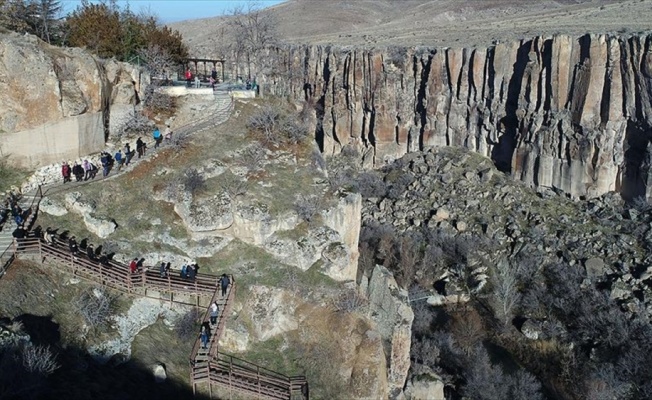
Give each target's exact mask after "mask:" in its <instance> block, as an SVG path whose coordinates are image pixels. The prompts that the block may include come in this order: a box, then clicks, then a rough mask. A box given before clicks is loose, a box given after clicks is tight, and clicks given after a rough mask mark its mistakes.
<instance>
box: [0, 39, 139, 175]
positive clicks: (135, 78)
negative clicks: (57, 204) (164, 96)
mask: <svg viewBox="0 0 652 400" xmlns="http://www.w3.org/2000/svg"><path fill="white" fill-rule="evenodd" d="M147 83H148V78H147V77H146V76H144V75H143V74H141V73H140V71H139V70H138V69H137V68H135V67H132V66H130V65H128V64H124V63H119V62H116V61H113V60H98V59H96V58H95V57H94V56H92V55H91V54H90V53H89V52H87V51H85V50H82V49H75V48H59V47H54V46H50V45H48V44H46V43H44V42H42V41H41V40H39V39H38V38H36V37H35V36H30V35H19V34H16V33H0V92H1V93H2V96H0V155H2V156H3V157H8V158H9V160H10V161H11V162H12V164H15V165H21V166H24V167H37V166H40V165H46V164H49V163H53V162H60V161H61V160H64V159H65V160H68V159H73V158H77V157H79V156H81V155H85V154H89V153H93V152H97V151H100V150H101V149H103V148H104V142H105V140H106V138H107V137H108V136H109V134H110V132H111V131H112V130H113V131H114V132H115V131H117V130H118V129H119V125H120V122H124V120H125V119H128V118H129V115H131V114H133V110H134V105H136V104H137V103H138V92H139V91H140V90H141V89H144V86H145V85H146V84H147Z"/></svg>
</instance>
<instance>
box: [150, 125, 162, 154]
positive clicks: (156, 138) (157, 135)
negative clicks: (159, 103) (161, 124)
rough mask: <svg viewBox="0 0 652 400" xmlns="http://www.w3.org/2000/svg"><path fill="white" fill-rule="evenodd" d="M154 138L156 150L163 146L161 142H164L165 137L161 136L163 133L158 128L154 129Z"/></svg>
mask: <svg viewBox="0 0 652 400" xmlns="http://www.w3.org/2000/svg"><path fill="white" fill-rule="evenodd" d="M152 137H153V138H154V148H155V149H156V148H158V146H159V145H160V144H161V141H162V140H163V135H161V131H160V130H159V129H158V127H157V128H155V129H154V132H153V133H152Z"/></svg>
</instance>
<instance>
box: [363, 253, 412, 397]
mask: <svg viewBox="0 0 652 400" xmlns="http://www.w3.org/2000/svg"><path fill="white" fill-rule="evenodd" d="M366 294H367V296H368V298H369V315H370V318H371V319H372V320H374V321H375V322H376V330H377V331H378V332H379V333H380V335H381V337H382V338H383V341H385V349H386V357H387V364H388V368H387V385H388V389H389V393H390V395H391V396H392V398H395V397H397V396H399V395H400V394H401V392H402V390H403V386H404V385H405V379H406V378H407V375H408V371H409V370H410V345H411V343H412V321H413V320H414V312H412V308H411V307H410V305H409V303H408V293H407V290H405V289H401V288H400V287H399V286H398V285H397V284H396V280H395V279H394V277H393V276H392V274H391V273H390V272H389V271H388V270H387V268H385V267H383V266H379V265H378V266H376V267H375V268H374V270H373V272H372V274H371V277H370V278H369V284H368V286H367V293H366Z"/></svg>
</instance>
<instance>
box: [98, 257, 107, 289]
mask: <svg viewBox="0 0 652 400" xmlns="http://www.w3.org/2000/svg"><path fill="white" fill-rule="evenodd" d="M97 265H98V266H99V267H100V282H101V283H102V285H105V281H104V271H103V270H102V263H101V262H99V261H98V263H97Z"/></svg>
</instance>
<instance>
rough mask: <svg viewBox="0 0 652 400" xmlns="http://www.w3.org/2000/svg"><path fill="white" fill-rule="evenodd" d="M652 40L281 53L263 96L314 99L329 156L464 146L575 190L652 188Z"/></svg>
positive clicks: (505, 167) (266, 59)
mask: <svg viewBox="0 0 652 400" xmlns="http://www.w3.org/2000/svg"><path fill="white" fill-rule="evenodd" d="M651 38H652V36H631V37H614V36H608V35H585V36H582V37H579V38H573V37H569V36H564V35H558V36H553V37H536V38H534V39H530V40H522V41H520V42H511V43H499V44H496V45H494V46H492V47H490V48H443V49H425V48H407V49H397V48H393V49H380V50H364V49H351V48H335V47H322V46H304V47H300V46H299V47H284V48H270V49H267V50H266V52H265V53H264V54H261V55H260V56H259V60H258V65H257V79H258V81H259V83H260V84H261V88H262V91H263V92H268V93H273V94H278V95H283V96H286V95H289V96H291V97H293V98H294V99H296V100H299V101H303V100H306V101H308V102H310V104H312V105H313V106H314V113H315V117H316V119H317V123H316V124H315V126H316V129H315V138H316V140H317V142H318V143H319V146H320V148H321V149H322V150H323V152H324V153H326V154H336V153H338V152H339V151H340V150H341V148H342V147H343V146H346V145H352V146H354V147H356V148H358V149H359V150H360V152H361V154H362V155H363V158H364V162H365V163H366V164H367V165H373V166H380V165H383V164H384V163H387V162H389V161H391V160H393V159H395V158H397V157H400V156H402V155H403V154H405V153H407V152H411V151H415V150H419V149H423V148H425V147H428V146H463V147H466V148H468V149H471V150H473V151H476V152H478V153H480V154H483V155H485V156H487V157H491V158H492V159H493V160H494V162H495V164H496V165H497V166H498V167H499V169H501V170H502V171H505V172H511V173H512V174H513V176H514V177H517V178H518V179H521V180H523V181H524V182H526V183H528V184H529V185H531V186H534V187H554V188H557V189H559V190H562V191H564V192H565V193H567V194H569V195H571V196H572V197H581V196H587V197H594V196H598V195H600V194H603V193H605V192H608V191H618V192H620V193H622V194H623V195H624V196H625V197H636V196H641V195H646V196H647V197H648V198H650V197H651V195H652V189H650V184H648V181H651V180H652V175H651V172H650V167H649V166H650V164H651V163H652V161H650V159H652V154H651V152H650V151H649V150H648V145H649V143H650V131H651V130H650V126H651V121H652V108H651V107H650V103H651V102H652V55H651V53H650V51H649V47H650V39H651Z"/></svg>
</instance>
